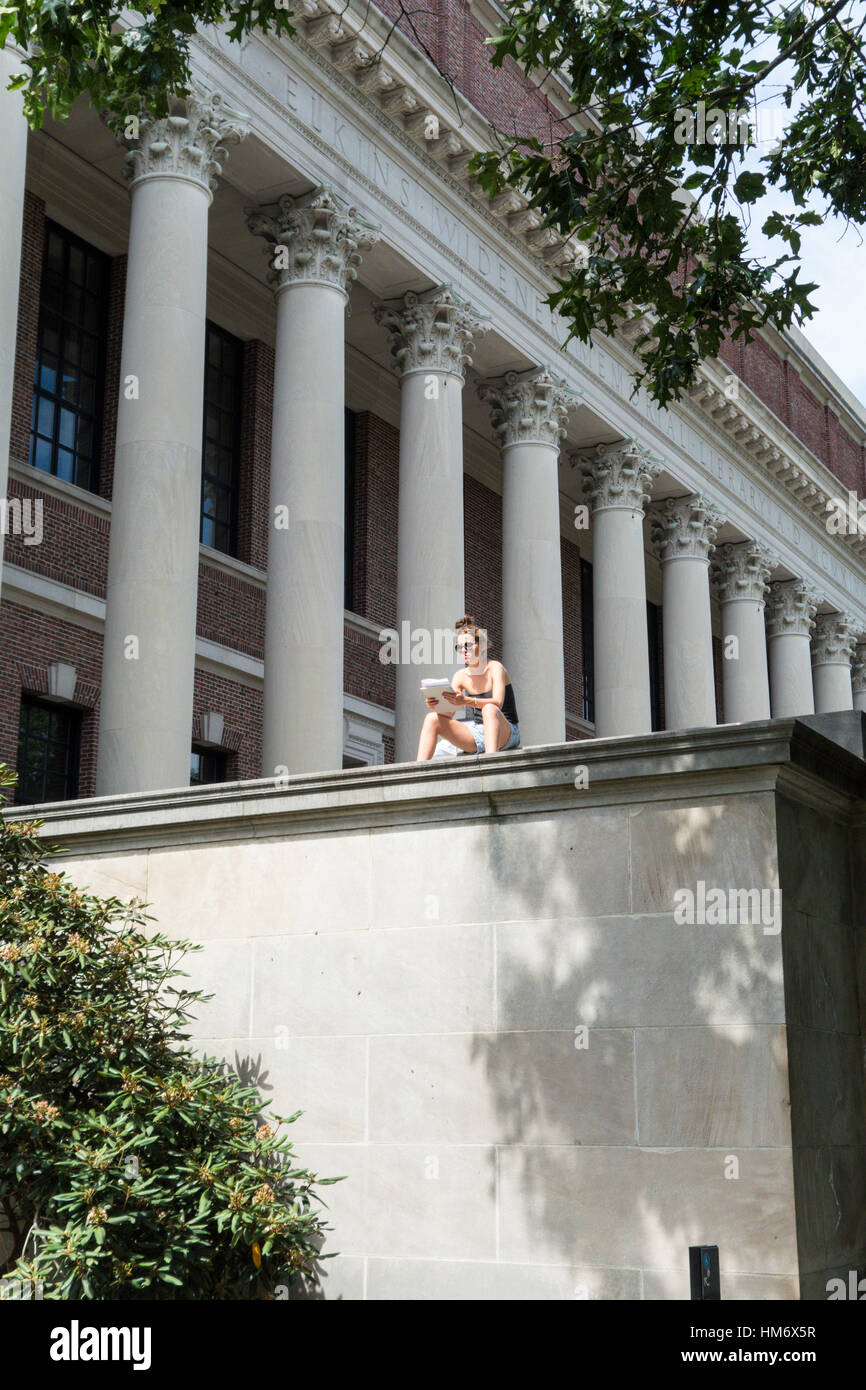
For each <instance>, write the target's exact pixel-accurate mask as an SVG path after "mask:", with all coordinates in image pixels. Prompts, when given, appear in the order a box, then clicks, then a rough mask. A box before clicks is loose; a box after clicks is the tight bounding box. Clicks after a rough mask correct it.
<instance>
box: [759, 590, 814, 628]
mask: <svg viewBox="0 0 866 1390" xmlns="http://www.w3.org/2000/svg"><path fill="white" fill-rule="evenodd" d="M820 602H821V600H820V598H819V596H818V595H817V594H816V593H815V591H814V589H812V588H811V587H810V586H809V585H808V584H806V583H805V581H804V580H802V579H777V580H776V581H775V582H774V583H772V584H770V586H769V589H768V591H767V599H766V612H767V636H768V637H786V636H790V637H808V636H809V635H810V633H811V631H812V628H813V627H814V625H815V612H816V610H817V607H818V604H819V603H820Z"/></svg>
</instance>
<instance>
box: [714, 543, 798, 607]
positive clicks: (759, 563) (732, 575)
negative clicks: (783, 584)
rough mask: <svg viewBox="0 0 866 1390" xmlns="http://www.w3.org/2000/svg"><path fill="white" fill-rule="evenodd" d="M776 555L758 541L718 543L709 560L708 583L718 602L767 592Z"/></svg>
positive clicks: (727, 601)
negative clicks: (720, 544) (719, 544)
mask: <svg viewBox="0 0 866 1390" xmlns="http://www.w3.org/2000/svg"><path fill="white" fill-rule="evenodd" d="M780 563H781V562H780V560H779V557H778V556H777V555H776V554H775V553H774V552H773V551H772V550H770V549H769V548H768V547H767V546H765V545H762V544H761V542H760V541H755V540H748V541H736V542H733V543H731V544H728V545H722V546H719V548H718V549H717V550H716V552H715V554H714V556H713V559H712V561H711V563H710V583H711V584H712V587H713V591H714V593H715V596H716V598H717V599H718V601H719V603H731V602H732V601H733V600H734V599H740V598H748V599H758V600H759V601H760V602H761V603H763V601H764V597H765V595H766V592H767V585H768V584H769V582H770V575H771V573H772V571H773V570H774V569H775V568H776V566H777V565H778V564H780Z"/></svg>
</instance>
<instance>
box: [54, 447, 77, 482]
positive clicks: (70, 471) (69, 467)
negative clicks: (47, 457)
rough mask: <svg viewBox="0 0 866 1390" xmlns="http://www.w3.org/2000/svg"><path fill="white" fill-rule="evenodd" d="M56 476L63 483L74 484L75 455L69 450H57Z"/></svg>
mask: <svg viewBox="0 0 866 1390" xmlns="http://www.w3.org/2000/svg"><path fill="white" fill-rule="evenodd" d="M57 476H58V478H62V479H63V481H64V482H65V483H74V482H75V455H74V454H73V453H72V452H71V450H69V449H58V450H57Z"/></svg>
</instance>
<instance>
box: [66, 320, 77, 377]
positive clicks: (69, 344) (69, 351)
mask: <svg viewBox="0 0 866 1390" xmlns="http://www.w3.org/2000/svg"><path fill="white" fill-rule="evenodd" d="M63 356H64V358H65V360H66V362H67V363H69V364H71V365H72V366H74V367H77V366H78V364H79V362H80V360H81V340H80V334H79V331H78V328H77V326H76V325H75V324H73V323H68V324H67V325H66V333H65V335H64V339H63Z"/></svg>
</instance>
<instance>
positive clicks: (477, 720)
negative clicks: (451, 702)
mask: <svg viewBox="0 0 866 1390" xmlns="http://www.w3.org/2000/svg"><path fill="white" fill-rule="evenodd" d="M492 695H493V691H492V690H483V691H482V692H481V694H480V695H473V694H472V692H471V691H466V698H467V699H469V700H489V699H490V698H491V697H492ZM502 713H503V714H504V715H505V718H506V719H508V720H510V721H511V723H512V724H516V723H517V722H518V719H517V701H516V700H515V698H514V686H513V685H512V684H511V681H509V682H508V684H507V685H506V687H505V695H504V696H503V698H502ZM466 717H467V719H468V720H469V722H470V723H471V724H481V723H482V722H483V720H484V715H483V714H482V712H481V710H480V709H476V708H475V706H474V705H471V706H469V707H468V709H467V711H466Z"/></svg>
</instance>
